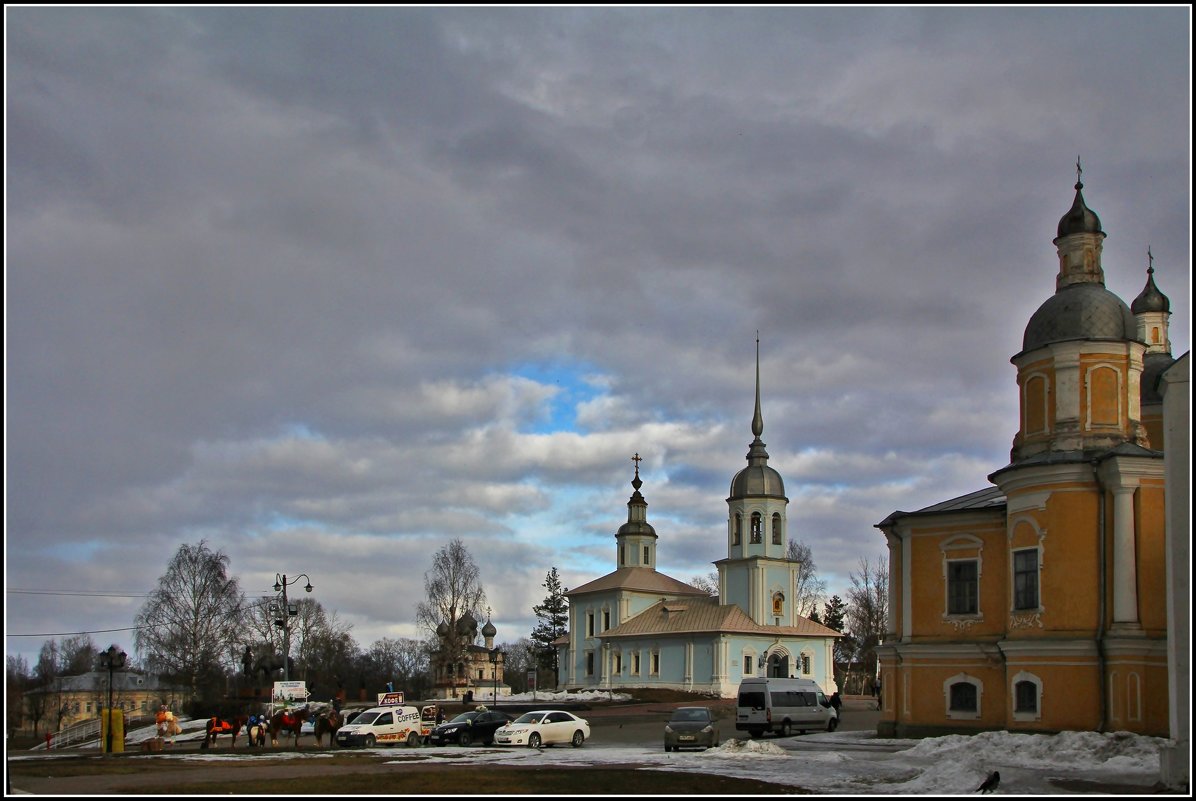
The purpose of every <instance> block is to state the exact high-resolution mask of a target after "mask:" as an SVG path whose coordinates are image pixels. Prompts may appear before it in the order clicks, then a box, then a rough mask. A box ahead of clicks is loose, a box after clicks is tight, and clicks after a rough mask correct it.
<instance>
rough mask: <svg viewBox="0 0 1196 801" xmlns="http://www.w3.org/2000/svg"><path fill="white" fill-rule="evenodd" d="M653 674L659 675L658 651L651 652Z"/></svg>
mask: <svg viewBox="0 0 1196 801" xmlns="http://www.w3.org/2000/svg"><path fill="white" fill-rule="evenodd" d="M651 673H652V675H653V676H659V675H660V651H653V652H652V671H651Z"/></svg>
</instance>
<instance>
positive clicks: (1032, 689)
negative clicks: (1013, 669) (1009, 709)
mask: <svg viewBox="0 0 1196 801" xmlns="http://www.w3.org/2000/svg"><path fill="white" fill-rule="evenodd" d="M1013 694H1014V704H1015V705H1014V708H1013V709H1014V711H1015V712H1021V713H1022V714H1026V713H1037V712H1038V685H1037V684H1035V683H1034V682H1032V681H1019V682H1018V683H1017V684H1015V685H1014V686H1013Z"/></svg>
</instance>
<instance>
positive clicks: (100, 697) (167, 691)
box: [22, 670, 190, 732]
mask: <svg viewBox="0 0 1196 801" xmlns="http://www.w3.org/2000/svg"><path fill="white" fill-rule="evenodd" d="M109 678H110V677H109V674H108V672H107V671H102V670H97V671H91V672H89V673H82V674H80V675H77V676H59V677H57V678H55V679H54V680H53V681H51V682H50V683H49V684H46V685H44V686H42V687H38V688H37V689H34V690H30V691H28V692H26V693H25V695H24V698H23V704H22V706H23V709H22V712H23V716H24V719H23V721H22V728H28V729H29V730H30V731H38V732H44V731H60V730H62V729H65V728H68V727H70V726H73V725H75V724H76V723H81V722H83V721H87V720H95V719H98V718H99V717H100V710H102V709H104V708H105V707H106V706H108V697H109V686H108V680H109ZM111 680H112V687H111V694H112V705H113V707H115V708H117V709H120V710H122V711H123V712H124V714H125V718H126V719H127V720H135V719H138V718H143V717H148V718H152V717H153V715H154V713H155V712H156V711H157V709H158V706H159V705H161V704H166V705H167V707H168V708H170V709H171V710H172V711H173V712H174V713H175V714H178V713H179V712H181V711H182V707H183V704H184V703H185V702H186V701H187V699H188V698H189V697H190V693H189V692H188V691H187V689H186V688H185V687H178V686H174V685H170V684H167V683H166V682H164V681H162V679H161V678H160V677H159V676H156V675H154V674H149V673H142V672H140V671H135V670H128V671H124V670H122V671H118V672H115V673H113V674H112V675H111Z"/></svg>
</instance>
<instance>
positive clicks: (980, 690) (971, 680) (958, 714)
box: [943, 673, 984, 720]
mask: <svg viewBox="0 0 1196 801" xmlns="http://www.w3.org/2000/svg"><path fill="white" fill-rule="evenodd" d="M953 684H971V685H972V686H973V687H975V688H976V711H975V712H968V711H965V710H961V709H952V708H951V685H953ZM943 708H944V710H945V711H946V713H947V720H979V719H980V714H981V712H982V711H983V709H984V682H982V681H980V679H978V678H976V677H975V676H969V675H968V674H966V673H956V674H955V675H954V676H952V677H951V678H949V679H947V680H946V681H944V682H943Z"/></svg>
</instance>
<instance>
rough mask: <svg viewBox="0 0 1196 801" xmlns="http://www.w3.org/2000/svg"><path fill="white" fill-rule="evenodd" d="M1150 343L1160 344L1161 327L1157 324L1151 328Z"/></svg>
mask: <svg viewBox="0 0 1196 801" xmlns="http://www.w3.org/2000/svg"><path fill="white" fill-rule="evenodd" d="M1150 344H1152V345H1157V344H1159V329H1158V327H1157V326H1156V327H1153V328H1151V329H1150Z"/></svg>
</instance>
